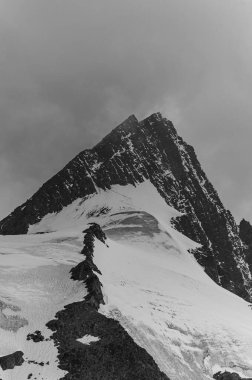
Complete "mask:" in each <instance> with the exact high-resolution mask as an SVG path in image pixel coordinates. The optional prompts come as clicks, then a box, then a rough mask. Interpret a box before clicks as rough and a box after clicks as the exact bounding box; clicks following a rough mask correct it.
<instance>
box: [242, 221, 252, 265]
mask: <svg viewBox="0 0 252 380" xmlns="http://www.w3.org/2000/svg"><path fill="white" fill-rule="evenodd" d="M239 233H240V238H241V240H242V241H243V243H244V245H245V255H246V261H247V263H248V265H249V268H250V271H251V272H252V226H251V224H250V223H249V222H248V221H246V220H245V219H242V221H241V222H240V225H239Z"/></svg>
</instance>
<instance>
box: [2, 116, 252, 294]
mask: <svg viewBox="0 0 252 380" xmlns="http://www.w3.org/2000/svg"><path fill="white" fill-rule="evenodd" d="M146 179H148V180H150V182H151V183H152V184H153V185H154V186H155V187H156V189H157V190H158V192H159V194H160V195H161V196H162V197H163V198H164V199H165V201H166V203H167V204H168V205H170V206H172V207H174V208H175V209H177V210H178V211H180V212H181V213H182V215H181V216H179V217H177V218H174V220H173V226H174V227H175V228H176V229H177V230H178V231H180V232H182V233H183V234H184V235H186V236H188V237H189V238H191V239H192V240H194V241H196V242H198V243H200V244H201V246H200V247H198V248H196V249H194V250H193V251H192V253H193V254H194V256H195V258H196V259H197V261H198V262H199V263H200V265H202V266H203V267H204V270H205V271H206V273H207V274H208V275H209V276H210V277H211V278H212V279H213V280H214V281H215V282H216V283H218V284H219V285H221V286H223V287H224V288H226V289H228V290H230V291H232V292H234V293H235V294H237V295H239V296H241V297H243V298H244V299H246V300H250V288H251V272H250V269H249V265H248V263H247V256H248V255H247V253H246V252H247V251H246V249H245V248H244V244H243V242H242V240H241V238H240V236H239V231H238V227H237V225H236V223H235V221H234V218H233V216H232V215H231V213H230V212H229V211H228V210H226V209H225V208H224V206H223V204H222V202H221V201H220V199H219V196H218V194H217V192H216V190H215V189H214V187H213V186H212V184H211V183H210V182H209V180H208V179H207V177H206V175H205V173H204V171H203V170H202V168H201V165H200V163H199V161H198V159H197V156H196V154H195V151H194V149H193V147H192V146H190V145H188V144H187V143H186V142H184V141H183V139H182V138H181V137H180V136H179V135H178V134H177V131H176V129H175V128H174V126H173V124H172V122H171V121H169V120H167V119H166V118H163V117H162V115H161V114H160V113H155V114H152V115H151V116H149V117H147V118H146V119H144V120H142V121H138V120H137V118H136V117H135V116H133V115H132V116H130V117H129V118H128V119H127V120H125V121H124V122H123V123H122V124H120V125H119V126H117V127H116V128H115V129H113V130H112V132H111V133H110V134H108V135H107V136H106V137H105V138H104V139H103V140H102V141H101V142H100V143H98V144H97V145H96V146H95V147H94V148H92V149H87V150H84V151H82V152H81V153H79V154H78V155H77V156H76V157H75V158H74V159H73V160H71V161H70V162H69V163H68V164H67V165H66V166H65V167H64V168H63V169H62V170H61V171H60V172H58V173H57V174H56V175H55V176H53V177H52V178H51V179H49V181H47V182H46V183H45V184H44V185H43V186H42V187H41V188H40V189H39V190H38V191H37V192H36V193H35V194H34V195H33V196H32V197H31V198H30V199H28V200H27V201H26V202H25V203H24V204H22V205H21V206H20V207H18V208H16V209H15V210H14V211H13V212H12V213H11V214H10V215H8V216H7V217H6V218H4V219H3V220H2V221H1V222H0V232H1V234H25V233H27V232H28V229H29V227H30V226H31V225H34V224H36V223H38V222H39V221H40V220H41V219H42V218H43V217H45V216H46V215H47V214H50V213H58V212H59V211H61V210H62V209H63V208H64V207H66V206H67V205H69V204H71V203H72V202H73V201H74V200H76V199H78V198H83V199H84V198H85V197H87V196H88V195H91V194H94V193H97V192H98V191H99V189H103V190H106V189H110V188H111V186H113V185H127V184H132V185H136V184H138V183H142V182H143V181H145V180H146Z"/></svg>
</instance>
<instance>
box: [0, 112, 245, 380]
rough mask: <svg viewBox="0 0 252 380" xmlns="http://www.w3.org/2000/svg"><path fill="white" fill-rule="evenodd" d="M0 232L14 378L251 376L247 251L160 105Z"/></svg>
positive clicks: (0, 312) (1, 314)
mask: <svg viewBox="0 0 252 380" xmlns="http://www.w3.org/2000/svg"><path fill="white" fill-rule="evenodd" d="M90 223H91V224H90ZM93 223H95V224H93ZM93 226H98V227H97V228H98V232H97V230H96V227H94V228H93ZM0 228H1V232H2V234H3V236H0V302H1V303H0V305H1V307H0V327H1V343H0V378H2V379H3V380H10V379H11V380H12V379H15V380H24V379H34V380H35V379H37V380H42V379H44V380H57V379H68V380H69V379H72V380H73V379H74V380H79V379H80V380H81V379H87V380H93V379H99V380H121V379H126V380H147V379H148V380H150V379H151V380H167V379H170V380H206V379H212V378H213V376H214V374H216V373H218V372H219V371H220V372H222V371H225V370H227V371H229V372H235V373H237V374H240V376H241V378H245V377H247V378H248V377H252V357H251V347H252V324H251V321H252V310H251V308H250V304H249V303H248V302H247V301H248V300H249V298H250V281H251V274H250V270H249V265H248V263H247V253H246V249H247V248H246V246H244V245H243V243H242V241H241V239H240V237H239V231H238V228H237V226H236V224H235V222H234V219H233V217H232V215H231V214H230V212H228V211H227V210H225V208H224V207H223V205H222V203H221V201H220V199H219V197H218V195H217V193H216V191H215V190H214V189H213V187H212V185H211V184H210V182H209V181H208V179H207V178H206V176H205V174H204V172H203V171H202V169H201V167H200V164H199V162H198V160H197V158H196V155H195V153H194V151H193V148H192V147H190V146H188V145H187V144H186V143H185V142H184V141H183V140H182V139H181V138H180V137H179V136H178V135H177V133H176V131H175V129H174V127H173V125H172V123H171V122H169V121H167V120H166V119H164V118H162V116H161V115H160V114H154V115H151V116H150V117H149V118H147V119H145V120H144V121H142V122H138V121H137V119H136V118H135V117H133V116H131V117H130V118H129V119H127V120H126V121H125V122H124V123H122V124H121V125H120V126H118V127H117V128H115V129H114V130H113V131H112V132H111V134H109V135H108V136H107V137H105V139H103V140H102V141H101V142H100V143H99V144H98V145H97V146H96V147H94V148H93V149H91V150H86V151H84V152H82V153H80V154H79V155H78V156H77V157H76V158H75V159H73V160H72V161H71V162H70V163H69V164H68V165H67V166H66V167H65V168H64V169H63V170H62V171H61V172H59V173H58V174H57V175H56V176H54V177H53V178H52V179H50V180H49V181H48V182H47V183H45V184H44V185H43V186H42V187H41V189H40V190H39V191H38V192H37V193H36V194H34V196H33V197H31V198H30V199H29V200H28V201H27V202H26V203H25V204H23V205H22V206H20V207H19V208H17V209H16V210H14V212H13V213H12V214H10V215H9V216H8V217H7V218H5V219H4V220H3V221H2V222H1V223H0ZM83 230H84V232H82V231H83ZM8 234H10V235H12V236H6V235H8ZM13 234H14V235H18V234H22V235H19V236H13ZM104 234H105V235H104ZM83 235H84V248H83V242H82V240H83ZM104 236H106V239H105V237H104ZM220 285H221V286H220ZM230 290H231V292H230ZM234 293H236V294H234ZM237 294H238V295H240V296H242V297H243V298H244V299H242V298H241V297H239V296H238V295H237ZM8 355H9V356H8ZM1 363H2V364H1ZM1 367H2V370H1ZM6 367H7V368H6ZM216 376H217V375H216ZM237 376H238V375H237ZM215 378H217V377H215ZM233 378H234V377H233ZM233 378H232V377H230V380H231V379H233ZM219 379H220V380H222V379H221V378H219ZM235 379H239V377H236V378H235Z"/></svg>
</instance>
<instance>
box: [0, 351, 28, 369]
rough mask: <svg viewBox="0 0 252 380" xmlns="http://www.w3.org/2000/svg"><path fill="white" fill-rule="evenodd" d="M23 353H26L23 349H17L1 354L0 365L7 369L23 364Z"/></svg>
mask: <svg viewBox="0 0 252 380" xmlns="http://www.w3.org/2000/svg"><path fill="white" fill-rule="evenodd" d="M23 355H24V354H23V352H22V351H16V352H13V354H10V355H5V356H1V357H0V366H1V367H2V369H3V371H6V370H7V369H13V368H15V367H16V366H21V365H22V364H23V363H24V359H23Z"/></svg>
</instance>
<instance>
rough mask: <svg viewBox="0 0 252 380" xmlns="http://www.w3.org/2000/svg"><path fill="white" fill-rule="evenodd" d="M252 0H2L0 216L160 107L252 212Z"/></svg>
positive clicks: (251, 214)
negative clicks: (116, 131)
mask: <svg viewBox="0 0 252 380" xmlns="http://www.w3.org/2000/svg"><path fill="white" fill-rule="evenodd" d="M251 14H252V4H251V2H250V1H249V0H246V1H242V0H240V1H239V0H155V1H154V0H127V1H121V0H106V1H102V0H99V1H98V0H94V1H83V0H72V1H68V0H53V1H52V0H35V1H34V0H8V1H7V0H0V21H1V22H0V48H1V54H0V57H1V58H0V81H1V88H0V115H1V119H0V120H1V128H0V162H1V164H0V179H1V187H0V216H4V214H6V213H8V212H9V211H11V209H12V208H13V207H15V206H16V205H18V204H19V203H21V202H22V201H24V200H25V199H26V198H27V197H28V196H29V195H31V194H32V193H33V192H34V191H35V190H36V189H37V187H39V186H40V185H41V184H42V182H43V181H45V180H46V179H47V178H48V177H49V176H51V175H52V174H54V173H56V172H57V171H58V170H59V169H60V168H62V166H63V165H64V164H65V163H66V162H67V161H68V160H69V159H71V158H72V157H73V156H74V155H75V154H77V153H78V152H79V151H80V150H83V149H85V148H87V147H90V146H92V145H93V144H94V143H96V142H97V141H98V140H99V139H100V138H101V137H103V136H104V135H105V134H106V133H107V132H109V131H110V129H112V128H113V127H114V126H115V125H116V124H118V123H119V122H120V121H122V120H123V119H124V118H126V117H127V116H128V115H129V114H132V113H135V114H136V116H137V117H139V118H142V117H144V116H146V115H148V114H149V113H150V112H153V111H157V110H161V111H162V112H163V113H164V115H165V116H167V117H168V118H169V119H171V120H173V121H174V123H175V125H176V126H177V128H178V130H179V132H180V134H181V135H182V136H183V137H184V138H185V139H186V140H188V142H190V143H191V144H193V145H194V147H195V149H196V151H197V152H198V156H199V158H200V160H201V162H202V163H203V167H204V168H205V170H206V172H207V174H208V175H209V177H210V179H211V180H212V181H213V183H214V184H215V186H216V188H217V190H219V192H220V194H221V197H222V199H223V200H224V203H225V205H226V206H227V207H229V208H230V209H231V210H232V211H233V212H234V213H235V216H236V217H237V218H240V217H242V216H245V217H247V218H250V219H251V220H252V209H251V206H252V204H251V203H252V196H251V194H252V191H251V190H252V175H251V174H252V173H251V172H252V169H251V165H250V156H251V153H250V139H251V137H252V130H251V127H250V122H251V116H252V115H251V114H252V111H251V109H252V107H251V105H250V99H251V98H252V96H251V95H252V74H251V69H250V68H251V63H252V62H251V61H252V49H251V48H252V46H251V32H252V26H251Z"/></svg>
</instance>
